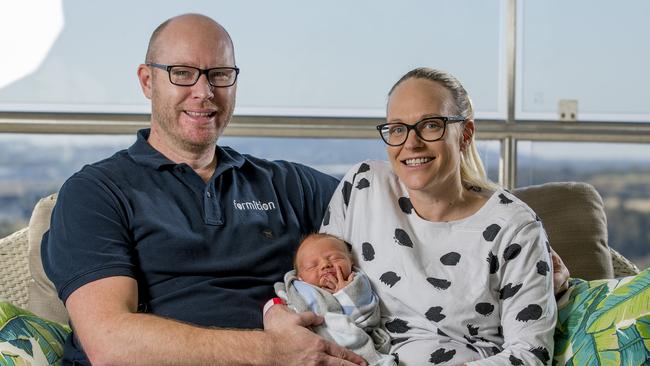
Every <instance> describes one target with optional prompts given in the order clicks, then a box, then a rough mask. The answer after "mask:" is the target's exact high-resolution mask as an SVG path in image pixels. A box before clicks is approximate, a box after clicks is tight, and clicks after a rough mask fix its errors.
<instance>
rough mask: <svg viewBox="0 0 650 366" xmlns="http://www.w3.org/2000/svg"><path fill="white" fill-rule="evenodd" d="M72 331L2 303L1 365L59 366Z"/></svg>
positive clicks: (8, 303)
mask: <svg viewBox="0 0 650 366" xmlns="http://www.w3.org/2000/svg"><path fill="white" fill-rule="evenodd" d="M69 333H70V328H68V327H66V326H64V325H61V324H59V323H56V322H52V321H49V320H45V319H43V318H40V317H38V316H36V315H34V314H32V313H30V312H29V311H26V310H23V309H21V308H19V307H16V306H14V305H13V304H11V303H10V302H6V301H2V302H0V365H3V366H4V365H7V366H22V365H31V366H36V365H57V364H58V363H60V360H61V357H62V356H63V344H64V343H65V339H66V337H67V336H68V334H69Z"/></svg>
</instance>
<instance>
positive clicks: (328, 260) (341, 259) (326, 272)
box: [296, 237, 352, 287]
mask: <svg viewBox="0 0 650 366" xmlns="http://www.w3.org/2000/svg"><path fill="white" fill-rule="evenodd" d="M306 240H307V241H305V242H304V243H303V244H302V245H301V246H300V249H299V250H298V253H297V254H296V267H297V269H298V277H299V278H300V279H301V280H303V281H305V282H307V283H309V284H311V285H314V286H318V287H324V286H325V285H324V282H325V281H326V279H327V278H328V277H329V278H330V281H331V280H332V279H336V277H337V268H338V269H340V271H341V274H342V277H343V278H344V279H347V278H348V277H349V276H350V273H351V272H352V260H351V259H350V255H349V254H348V252H347V250H345V248H346V247H345V243H343V242H340V241H338V240H337V239H334V238H328V237H315V238H308V239H306Z"/></svg>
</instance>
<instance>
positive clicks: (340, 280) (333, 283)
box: [320, 267, 354, 293]
mask: <svg viewBox="0 0 650 366" xmlns="http://www.w3.org/2000/svg"><path fill="white" fill-rule="evenodd" d="M353 279H354V272H350V275H349V276H348V278H345V277H343V272H341V267H336V276H330V275H328V276H326V277H325V278H323V279H322V280H321V283H320V285H321V287H322V288H324V289H325V290H327V291H329V292H331V293H335V292H337V291H339V290H340V289H342V288H343V287H345V286H347V285H349V284H350V283H351V282H352V280H353Z"/></svg>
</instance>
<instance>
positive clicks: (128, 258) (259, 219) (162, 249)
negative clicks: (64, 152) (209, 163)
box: [42, 130, 338, 328]
mask: <svg viewBox="0 0 650 366" xmlns="http://www.w3.org/2000/svg"><path fill="white" fill-rule="evenodd" d="M148 135H149V130H141V131H139V132H138V139H137V141H136V142H135V143H134V144H133V145H132V146H131V147H130V148H129V149H127V150H122V151H119V152H117V153H116V154H115V155H113V156H112V157H110V158H108V159H106V160H103V161H100V162H97V163H94V164H92V165H87V166H85V167H84V168H83V169H81V171H79V172H78V173H76V174H74V175H73V176H72V177H71V178H69V179H68V180H67V181H66V182H65V184H64V185H63V187H62V188H61V190H60V192H59V196H58V200H57V203H56V206H55V208H54V211H53V214H52V223H51V227H50V230H49V232H48V233H46V234H45V236H44V237H43V245H42V257H43V265H44V267H45V272H46V273H47V275H48V277H49V278H50V279H51V280H52V281H53V282H54V284H55V286H56V288H57V291H58V293H59V297H60V298H61V299H62V300H63V301H65V300H66V299H67V298H68V296H69V295H70V294H71V293H72V292H74V291H75V290H76V289H78V288H79V287H80V286H82V285H84V284H86V283H89V282H91V281H95V280H98V279H101V278H105V277H110V276H129V277H132V278H134V279H136V280H137V282H138V287H139V292H138V294H139V300H138V303H139V309H140V311H146V312H149V313H153V314H157V315H160V316H164V317H169V318H174V319H178V320H181V321H185V322H189V323H192V324H197V325H202V326H216V327H235V328H260V327H262V315H261V309H262V306H263V304H264V303H265V302H266V301H267V300H268V299H269V298H271V297H273V286H272V285H273V283H275V282H278V281H282V280H283V275H284V273H285V272H286V271H288V270H290V269H291V267H292V257H293V252H294V250H295V248H296V246H297V244H298V241H299V239H300V237H301V236H302V235H304V234H307V233H309V232H313V231H316V230H318V228H319V226H320V222H321V220H322V218H323V213H324V211H325V209H326V208H327V205H328V203H329V199H330V196H331V195H332V193H333V191H334V189H335V188H336V185H337V183H338V182H337V180H336V179H335V178H333V177H331V176H328V175H326V174H323V173H320V172H318V171H317V170H314V169H312V168H309V167H307V166H304V165H300V164H295V163H289V162H286V161H267V160H263V159H258V158H255V157H252V156H249V155H242V154H239V153H237V152H236V151H234V150H233V149H230V148H228V147H223V148H222V147H218V148H217V156H218V165H217V169H216V171H215V173H214V175H213V176H212V178H211V179H210V181H209V182H207V183H205V182H204V181H203V180H202V179H201V178H200V177H199V176H198V175H197V174H196V173H195V172H194V171H193V170H192V169H191V168H190V167H189V166H188V165H186V164H176V163H174V162H172V161H170V160H169V159H167V158H166V157H165V156H163V155H162V154H160V153H159V152H158V151H157V150H155V149H153V148H152V147H151V146H150V145H149V144H148V143H147V141H146V140H147V138H148Z"/></svg>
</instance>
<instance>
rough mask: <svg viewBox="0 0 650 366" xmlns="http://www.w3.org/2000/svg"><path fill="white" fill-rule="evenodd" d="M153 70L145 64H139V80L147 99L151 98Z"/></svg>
mask: <svg viewBox="0 0 650 366" xmlns="http://www.w3.org/2000/svg"><path fill="white" fill-rule="evenodd" d="M152 72H153V70H152V69H151V68H150V67H149V66H147V65H145V64H140V66H138V80H139V81H140V88H142V93H143V94H144V96H145V97H147V99H151V88H152V87H153V86H152V83H153V75H152Z"/></svg>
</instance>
